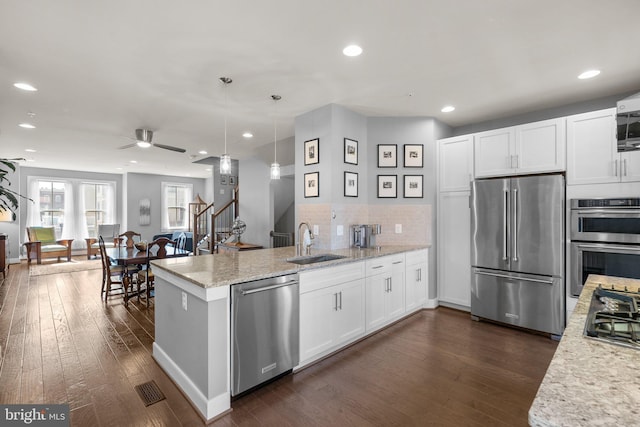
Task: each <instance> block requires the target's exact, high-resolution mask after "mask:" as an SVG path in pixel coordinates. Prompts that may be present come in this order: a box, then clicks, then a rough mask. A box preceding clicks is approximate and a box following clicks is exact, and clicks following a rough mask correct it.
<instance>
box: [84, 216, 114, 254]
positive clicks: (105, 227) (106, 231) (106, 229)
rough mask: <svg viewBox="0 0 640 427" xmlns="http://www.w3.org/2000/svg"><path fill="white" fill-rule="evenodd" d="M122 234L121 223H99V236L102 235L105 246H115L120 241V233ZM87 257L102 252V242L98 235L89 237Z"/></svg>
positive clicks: (86, 239) (87, 240)
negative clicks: (99, 240)
mask: <svg viewBox="0 0 640 427" xmlns="http://www.w3.org/2000/svg"><path fill="white" fill-rule="evenodd" d="M119 234H120V224H98V237H99V236H102V239H103V240H104V244H105V247H107V248H113V247H115V246H116V245H117V244H118V243H117V242H118V235H119ZM84 240H85V242H87V259H91V257H93V256H95V255H97V254H98V253H100V244H99V243H98V238H97V237H87V238H85V239H84Z"/></svg>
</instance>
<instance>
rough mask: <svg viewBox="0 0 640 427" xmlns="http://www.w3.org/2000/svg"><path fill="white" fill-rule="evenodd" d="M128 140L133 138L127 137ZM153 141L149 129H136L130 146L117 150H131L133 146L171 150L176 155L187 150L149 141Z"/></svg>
mask: <svg viewBox="0 0 640 427" xmlns="http://www.w3.org/2000/svg"><path fill="white" fill-rule="evenodd" d="M127 138H129V139H134V138H130V137H127ZM152 139H153V131H152V130H149V129H136V137H135V141H136V142H134V143H132V144H128V145H123V146H122V147H120V148H118V149H119V150H124V149H125V148H131V147H134V146H136V145H137V146H138V147H140V148H149V147H151V146H154V147H158V148H164V149H165V150H171V151H176V152H178V153H184V152H186V151H187V150H185V149H184V148H179V147H173V146H171V145H164V144H156V143H153V142H151V140H152Z"/></svg>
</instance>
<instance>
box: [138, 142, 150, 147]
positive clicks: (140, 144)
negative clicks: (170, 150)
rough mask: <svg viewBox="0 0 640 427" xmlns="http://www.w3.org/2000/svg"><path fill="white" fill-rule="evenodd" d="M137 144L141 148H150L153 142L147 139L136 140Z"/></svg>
mask: <svg viewBox="0 0 640 427" xmlns="http://www.w3.org/2000/svg"><path fill="white" fill-rule="evenodd" d="M136 145H137V146H138V147H140V148H149V147H151V143H150V142H147V141H136Z"/></svg>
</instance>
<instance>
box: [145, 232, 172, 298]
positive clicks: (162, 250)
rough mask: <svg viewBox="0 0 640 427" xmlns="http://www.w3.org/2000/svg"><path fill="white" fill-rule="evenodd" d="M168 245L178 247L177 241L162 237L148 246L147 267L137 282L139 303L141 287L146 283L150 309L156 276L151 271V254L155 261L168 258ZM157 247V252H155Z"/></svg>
mask: <svg viewBox="0 0 640 427" xmlns="http://www.w3.org/2000/svg"><path fill="white" fill-rule="evenodd" d="M167 245H170V246H173V247H178V245H177V242H176V241H175V240H170V239H168V238H166V237H160V238H158V239H156V240H154V241H153V242H151V243H149V244H148V245H147V264H146V267H145V268H144V269H142V270H140V271H139V272H138V278H137V280H136V284H137V292H138V301H140V285H141V284H143V283H145V284H146V289H145V293H146V294H147V307H149V299H151V291H152V290H154V282H155V276H154V275H153V271H152V270H151V264H150V263H149V261H150V256H149V254H155V255H154V259H159V258H166V257H167ZM156 246H157V248H158V249H157V250H153V248H155V247H156Z"/></svg>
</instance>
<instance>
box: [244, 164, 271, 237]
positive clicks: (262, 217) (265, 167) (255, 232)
mask: <svg viewBox="0 0 640 427" xmlns="http://www.w3.org/2000/svg"><path fill="white" fill-rule="evenodd" d="M270 166H271V165H270V164H266V163H265V162H264V160H261V159H259V158H257V157H251V158H248V159H243V160H242V161H241V162H240V178H239V180H238V181H239V182H242V183H243V184H242V185H241V186H240V189H239V191H240V206H239V210H240V219H241V220H242V221H244V222H245V224H247V229H246V231H245V232H244V233H243V234H242V237H241V238H242V241H243V242H247V243H253V244H257V245H262V246H264V247H265V248H268V247H270V246H271V243H270V237H269V231H270V230H271V229H272V227H273V208H272V206H273V195H272V191H271V189H270V185H271V179H270Z"/></svg>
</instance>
